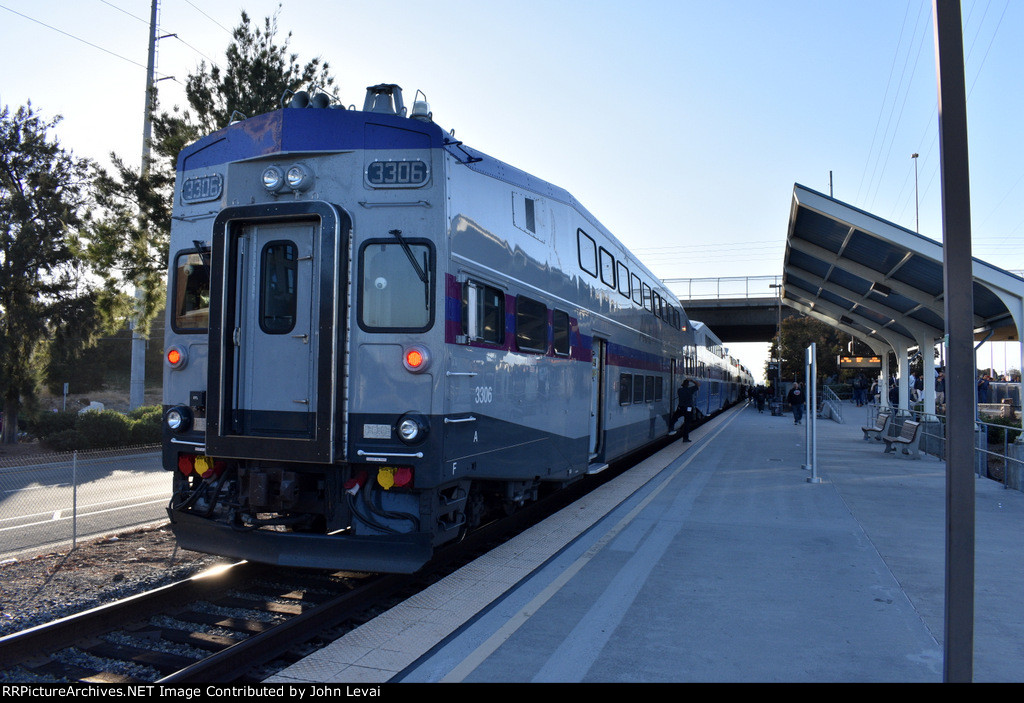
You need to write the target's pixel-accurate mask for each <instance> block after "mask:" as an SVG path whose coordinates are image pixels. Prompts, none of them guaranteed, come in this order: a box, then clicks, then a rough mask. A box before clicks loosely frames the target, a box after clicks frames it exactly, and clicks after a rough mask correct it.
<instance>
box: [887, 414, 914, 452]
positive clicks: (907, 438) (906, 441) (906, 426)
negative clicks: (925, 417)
mask: <svg viewBox="0 0 1024 703" xmlns="http://www.w3.org/2000/svg"><path fill="white" fill-rule="evenodd" d="M882 441H883V442H885V453H886V454H891V453H893V452H895V453H896V454H898V455H900V456H904V455H906V456H908V457H910V458H911V459H920V458H921V454H920V452H918V445H919V444H920V443H921V423H920V422H913V421H912V420H907V421H906V422H904V423H903V428H902V429H901V430H900V433H899V434H898V435H897V436H895V437H882ZM897 447H899V451H897V450H896V448H897Z"/></svg>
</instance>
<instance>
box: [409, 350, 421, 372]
mask: <svg viewBox="0 0 1024 703" xmlns="http://www.w3.org/2000/svg"><path fill="white" fill-rule="evenodd" d="M405 363H406V365H407V366H408V367H409V368H412V369H418V368H419V367H420V366H422V365H423V352H421V351H420V350H419V349H410V350H409V351H407V352H405Z"/></svg>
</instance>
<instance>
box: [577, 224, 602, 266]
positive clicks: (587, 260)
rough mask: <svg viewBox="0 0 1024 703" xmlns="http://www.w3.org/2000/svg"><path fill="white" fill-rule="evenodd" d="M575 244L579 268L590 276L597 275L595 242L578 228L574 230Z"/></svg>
mask: <svg viewBox="0 0 1024 703" xmlns="http://www.w3.org/2000/svg"><path fill="white" fill-rule="evenodd" d="M576 244H577V247H578V249H579V257H580V268H581V269H583V270H584V271H586V272H587V273H589V274H590V275H591V276H596V275H597V242H595V241H594V240H593V239H591V238H590V236H589V235H588V234H587V233H586V232H584V231H583V230H581V229H579V230H576Z"/></svg>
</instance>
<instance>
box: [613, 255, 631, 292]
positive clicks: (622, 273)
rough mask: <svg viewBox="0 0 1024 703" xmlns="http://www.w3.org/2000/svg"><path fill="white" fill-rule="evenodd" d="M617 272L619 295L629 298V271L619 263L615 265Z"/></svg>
mask: <svg viewBox="0 0 1024 703" xmlns="http://www.w3.org/2000/svg"><path fill="white" fill-rule="evenodd" d="M616 266H617V267H618V270H617V272H616V275H617V276H618V279H619V294H620V295H622V296H623V297H625V298H628V297H629V269H628V268H626V265H625V264H624V263H622V262H621V261H620V262H618V264H616Z"/></svg>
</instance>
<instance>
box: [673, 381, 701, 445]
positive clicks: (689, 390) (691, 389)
mask: <svg viewBox="0 0 1024 703" xmlns="http://www.w3.org/2000/svg"><path fill="white" fill-rule="evenodd" d="M698 388H700V384H699V383H697V382H696V381H694V380H693V379H692V378H689V377H687V378H685V379H684V380H683V384H682V385H681V386H679V389H678V390H677V391H676V396H677V403H678V404H677V405H676V411H675V412H674V413H672V422H670V423H669V428H668V429H669V432H670V433H672V432H675V425H676V420H678V419H679V418H680V417H682V418H683V441H684V442H689V441H690V425H691V423H692V422H693V399H694V396H696V395H697V389H698Z"/></svg>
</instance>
